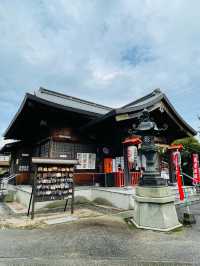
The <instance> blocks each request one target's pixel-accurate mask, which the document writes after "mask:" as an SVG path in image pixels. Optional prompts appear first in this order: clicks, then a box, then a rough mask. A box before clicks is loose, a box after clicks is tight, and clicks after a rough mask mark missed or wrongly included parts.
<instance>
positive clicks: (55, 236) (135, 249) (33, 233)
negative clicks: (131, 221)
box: [0, 204, 200, 266]
mask: <svg viewBox="0 0 200 266" xmlns="http://www.w3.org/2000/svg"><path fill="white" fill-rule="evenodd" d="M191 210H192V212H194V213H195V214H196V218H197V224H196V225H194V226H192V227H186V228H183V229H182V230H179V231H176V232H173V233H161V232H153V231H144V230H137V229H135V228H133V227H129V226H128V225H127V224H126V223H125V222H124V221H123V220H122V219H121V218H119V216H118V215H117V214H115V215H107V214H105V215H103V216H100V217H93V218H92V217H90V218H88V217H85V218H84V219H80V220H78V221H75V222H71V223H67V224H60V225H50V226H46V227H44V228H36V229H29V230H28V229H3V230H0V265H59V266H60V265H61V266H62V265H145V266H147V265H148V266H151V265H156V266H158V265H165V266H166V265H167V266H169V265H183V266H185V265H200V252H199V251H200V219H199V218H200V204H196V205H194V206H192V207H191Z"/></svg>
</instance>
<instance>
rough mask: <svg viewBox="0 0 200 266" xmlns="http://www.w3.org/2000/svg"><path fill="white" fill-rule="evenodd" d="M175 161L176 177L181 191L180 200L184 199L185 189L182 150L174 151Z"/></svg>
mask: <svg viewBox="0 0 200 266" xmlns="http://www.w3.org/2000/svg"><path fill="white" fill-rule="evenodd" d="M173 163H174V165H175V167H176V179H177V185H178V191H179V197H180V200H184V197H185V195H184V191H183V183H182V176H181V165H180V164H181V157H180V152H179V151H177V152H173Z"/></svg>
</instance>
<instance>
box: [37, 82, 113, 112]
mask: <svg viewBox="0 0 200 266" xmlns="http://www.w3.org/2000/svg"><path fill="white" fill-rule="evenodd" d="M38 91H39V92H40V93H46V94H50V95H53V96H56V97H60V98H66V99H70V100H73V101H76V102H80V103H85V104H89V105H92V106H96V107H100V108H103V109H106V110H108V111H110V110H112V109H113V108H111V107H108V106H105V105H102V104H98V103H94V102H91V101H88V100H83V99H80V98H77V97H74V96H70V95H66V94H64V93H60V92H56V91H52V90H49V89H45V88H43V87H40V88H39V90H38ZM36 96H37V97H39V95H37V93H36Z"/></svg>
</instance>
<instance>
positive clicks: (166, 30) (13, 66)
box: [0, 0, 200, 132]
mask: <svg viewBox="0 0 200 266" xmlns="http://www.w3.org/2000/svg"><path fill="white" fill-rule="evenodd" d="M199 9H200V2H199V1H197V0H196V1H195V0H194V1H192V4H191V2H190V1H182V0H173V1H163V0H146V1H145V0H143V1H141V0H134V1H132V0H119V1H115V0H110V1H107V0H94V1H91V0H84V1H82V0H77V1H72V0H69V1H66V0H52V1H47V0H35V1H25V0H13V1H1V3H0V17H1V20H0V34H1V38H0V48H1V49H0V57H1V62H0V71H1V77H0V119H1V118H2V120H3V123H2V125H1V128H0V131H1V132H2V131H3V130H4V129H5V127H6V125H8V123H9V122H10V120H11V117H12V116H13V114H14V112H15V111H16V109H17V106H18V105H19V103H20V101H21V100H22V98H23V95H24V93H25V91H27V90H30V89H31V90H34V89H36V88H37V87H39V86H44V87H48V88H49V89H55V90H58V91H62V92H64V93H66V94H71V95H74V96H78V97H83V98H86V99H90V100H94V101H96V102H100V103H103V104H107V105H111V106H120V105H123V104H125V103H127V102H129V101H132V100H133V99H135V98H137V97H139V96H141V95H144V94H145V93H147V92H149V90H152V89H155V88H157V87H160V88H162V89H163V90H164V91H166V92H167V94H168V95H169V98H170V99H171V100H172V102H173V103H174V105H175V107H176V108H177V109H178V111H180V113H181V114H182V115H183V116H184V117H185V118H186V120H188V122H190V121H191V122H192V124H193V125H194V126H196V121H197V119H196V115H197V113H198V112H200V111H199V102H198V99H197V97H196V96H197V95H198V94H199V92H200V89H199V86H200V80H199V67H200V56H199V54H200V46H199V43H200V30H199V28H200V21H199ZM190 105H191V106H190ZM5 106H6V108H5ZM188 106H190V108H191V109H190V112H188Z"/></svg>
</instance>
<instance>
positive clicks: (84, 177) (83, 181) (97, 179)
mask: <svg viewBox="0 0 200 266" xmlns="http://www.w3.org/2000/svg"><path fill="white" fill-rule="evenodd" d="M140 176H141V173H140V172H130V185H131V186H136V185H137V184H138V182H139V179H140ZM74 183H75V185H77V186H103V187H124V186H125V178H124V172H115V173H109V174H107V173H90V172H88V173H74Z"/></svg>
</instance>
